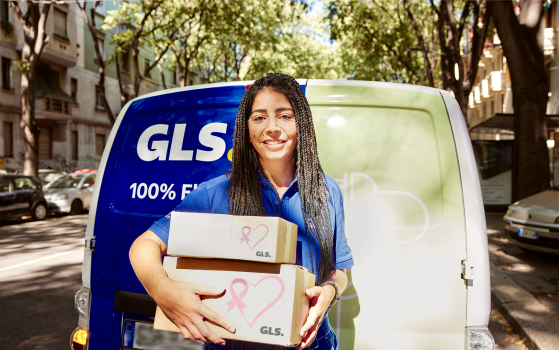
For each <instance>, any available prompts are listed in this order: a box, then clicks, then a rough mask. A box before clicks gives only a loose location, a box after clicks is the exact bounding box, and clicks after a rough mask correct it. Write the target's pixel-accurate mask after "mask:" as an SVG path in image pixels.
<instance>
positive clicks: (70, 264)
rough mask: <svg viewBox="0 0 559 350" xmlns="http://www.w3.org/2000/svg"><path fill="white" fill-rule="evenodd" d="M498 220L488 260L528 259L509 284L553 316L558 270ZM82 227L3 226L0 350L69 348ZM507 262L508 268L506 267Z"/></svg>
mask: <svg viewBox="0 0 559 350" xmlns="http://www.w3.org/2000/svg"><path fill="white" fill-rule="evenodd" d="M499 218H500V217H498V216H495V215H493V216H491V215H488V232H489V237H490V251H491V260H492V261H493V262H497V263H498V264H500V266H512V267H510V269H509V268H506V267H503V268H504V269H507V270H509V271H511V273H512V272H513V271H515V270H518V269H520V267H518V266H523V265H519V264H521V262H518V261H517V260H518V259H520V258H523V259H528V260H529V263H530V264H531V265H530V266H534V268H531V269H526V268H524V270H522V271H524V272H523V274H521V275H520V276H522V277H513V278H515V279H517V280H518V281H520V282H519V283H521V285H522V286H523V287H525V288H528V289H529V290H531V291H533V292H534V294H535V295H536V296H537V298H538V300H540V301H541V302H542V303H544V305H546V306H547V307H548V309H549V310H553V311H554V312H555V315H556V316H557V313H556V312H557V283H556V282H557V267H556V266H553V259H552V258H547V259H545V258H543V259H542V258H539V257H537V256H531V255H526V254H525V253H523V252H521V251H520V250H518V248H516V247H514V246H510V245H508V246H507V245H506V244H505V243H503V240H502V238H501V237H500V235H499V233H498V232H497V231H498V227H499V222H498V219H499ZM86 224H87V214H84V215H79V216H58V217H49V218H48V219H47V220H45V221H41V222H26V221H24V222H21V221H14V222H4V223H3V224H2V226H0V231H1V235H0V273H1V274H0V298H1V303H0V314H1V315H2V317H1V318H0V348H2V349H13V350H17V349H30V348H32V349H67V348H68V346H69V340H70V334H71V332H72V331H73V330H74V329H75V328H76V327H77V321H78V314H77V312H76V311H75V309H74V294H75V293H76V291H77V290H78V289H79V288H80V287H81V268H82V260H83V236H84V232H85V227H86ZM509 254H511V255H509ZM506 259H509V260H510V261H512V263H510V261H509V264H508V265H507V264H506V263H505V262H504V261H505V260H506ZM511 259H512V260H511ZM515 259H516V260H515ZM523 261H525V262H524V263H528V262H526V260H523ZM512 275H513V276H514V274H512ZM554 283H555V284H554ZM489 328H490V330H491V332H492V334H493V336H494V337H495V341H496V343H497V345H498V347H497V349H499V350H524V349H527V348H526V346H525V345H524V344H523V341H524V340H523V339H522V338H521V337H520V336H519V335H518V334H516V333H515V332H514V331H513V330H512V328H511V326H510V324H509V323H508V322H507V321H506V320H505V318H504V317H503V315H502V314H501V313H499V312H498V311H497V310H496V309H493V310H492V313H491V320H490V323H489Z"/></svg>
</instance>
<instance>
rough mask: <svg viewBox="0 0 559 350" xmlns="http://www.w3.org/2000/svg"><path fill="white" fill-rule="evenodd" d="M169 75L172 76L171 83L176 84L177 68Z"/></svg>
mask: <svg viewBox="0 0 559 350" xmlns="http://www.w3.org/2000/svg"><path fill="white" fill-rule="evenodd" d="M171 75H172V76H173V84H174V85H177V70H176V69H175V70H172V71H171Z"/></svg>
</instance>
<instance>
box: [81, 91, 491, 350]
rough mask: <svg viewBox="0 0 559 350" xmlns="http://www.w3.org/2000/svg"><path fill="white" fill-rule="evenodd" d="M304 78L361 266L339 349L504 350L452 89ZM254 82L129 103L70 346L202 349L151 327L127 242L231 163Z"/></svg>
mask: <svg viewBox="0 0 559 350" xmlns="http://www.w3.org/2000/svg"><path fill="white" fill-rule="evenodd" d="M299 83H300V86H301V89H303V91H304V92H305V94H306V96H307V99H308V101H309V104H310V106H311V109H312V112H313V121H314V124H315V129H316V135H317V142H318V148H319V150H318V151H319V156H320V160H321V164H322V167H323V169H324V171H325V173H326V174H328V175H330V176H331V177H332V178H334V179H337V180H336V181H338V183H339V185H340V188H341V189H342V192H343V195H344V202H345V204H344V205H345V214H346V236H347V238H348V243H349V246H350V248H351V250H352V253H353V256H354V261H355V266H354V267H353V268H352V269H351V270H350V271H349V272H348V273H349V277H350V283H349V286H348V288H347V290H346V291H345V292H344V293H343V295H342V297H341V299H340V301H339V302H338V303H337V304H336V305H335V306H334V307H333V308H332V310H331V311H330V322H331V323H332V327H333V329H334V330H335V331H336V333H337V336H338V339H339V341H340V349H344V350H345V349H349V350H351V349H382V350H387V349H388V350H391V349H398V350H402V349H414V350H421V349H444V350H449V349H461V350H469V349H483V350H489V349H494V342H493V338H492V336H491V333H490V332H489V330H488V328H487V325H488V322H489V316H490V311H491V301H490V283H489V256H488V249H487V236H486V227H485V216H484V212H483V202H482V199H481V190H480V185H479V178H478V172H477V167H476V163H475V159H474V155H473V151H472V146H471V142H470V138H469V135H468V131H467V128H466V124H465V122H464V119H463V116H462V113H461V111H460V108H459V106H458V104H457V102H456V100H455V99H454V97H453V96H452V95H451V94H449V93H448V92H445V91H441V90H437V89H432V88H427V87H421V86H411V85H403V84H391V83H378V82H360V81H328V80H299ZM250 84H251V82H232V83H221V84H208V85H198V86H189V87H184V88H177V89H171V90H165V91H159V92H156V93H152V94H147V95H143V96H141V97H139V98H136V99H134V100H133V101H130V102H129V103H128V104H127V105H126V106H125V107H124V108H123V110H122V111H121V113H120V115H119V117H118V119H117V121H116V123H115V125H114V127H113V130H112V132H111V134H110V137H109V140H108V142H107V145H106V147H105V151H104V153H103V157H102V160H101V164H100V166H99V173H98V176H97V184H96V187H95V191H94V193H93V199H92V204H91V209H90V212H89V221H88V224H87V230H86V237H85V252H84V264H83V289H81V290H80V291H79V292H78V293H77V294H76V309H77V310H78V313H79V321H78V324H79V326H78V328H76V330H75V331H74V333H73V334H72V336H71V345H72V348H73V349H89V350H120V349H199V348H201V344H199V343H194V342H188V341H186V340H184V339H182V338H181V336H180V334H177V333H166V332H158V331H154V330H153V326H152V323H153V317H154V313H155V303H154V301H153V299H151V298H150V297H149V296H148V295H147V294H146V292H145V290H144V288H143V287H142V284H141V283H140V282H139V280H138V279H137V278H136V276H135V274H134V271H133V270H132V266H131V265H130V262H129V259H128V250H129V248H130V246H131V244H132V242H133V241H134V240H135V239H136V237H138V236H139V235H140V234H142V233H143V232H144V231H146V230H147V229H148V228H149V227H150V225H151V224H152V222H153V221H155V220H157V219H158V218H160V217H161V216H163V215H165V214H167V213H169V212H170V211H171V210H172V209H173V208H174V207H175V206H177V205H178V204H179V203H180V201H181V200H182V199H184V198H185V196H188V194H189V193H190V191H192V190H194V189H195V188H196V186H197V185H198V184H200V183H201V182H204V181H207V180H209V179H212V178H214V177H217V176H219V175H222V174H224V173H225V172H226V171H227V170H228V169H229V168H230V167H231V161H230V158H231V149H232V138H233V132H234V125H235V117H236V114H237V109H238V106H239V103H240V101H241V98H242V96H243V94H244V93H245V91H246V87H247V86H248V85H250Z"/></svg>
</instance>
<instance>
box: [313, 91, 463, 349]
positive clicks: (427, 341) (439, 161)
mask: <svg viewBox="0 0 559 350" xmlns="http://www.w3.org/2000/svg"><path fill="white" fill-rule="evenodd" d="M307 99H308V101H309V103H310V105H311V110H312V113H313V120H314V125H315V128H316V135H317V142H318V150H319V156H320V161H321V164H322V167H323V169H324V171H325V173H326V174H328V175H330V176H332V177H333V178H334V179H337V181H338V184H339V185H340V187H341V189H342V192H343V193H344V200H345V214H346V235H347V239H348V243H349V246H350V248H351V251H352V253H353V256H354V261H355V266H354V267H353V268H352V269H351V272H350V277H351V282H350V286H349V287H348V289H347V290H346V291H345V292H344V294H343V295H342V297H341V300H340V302H339V303H338V304H337V305H336V306H335V307H334V308H333V309H332V310H331V311H330V322H331V323H332V325H333V328H334V330H336V333H337V334H338V336H339V340H340V349H354V348H355V349H383V350H388V349H398V350H402V349H414V350H419V349H464V329H465V326H466V324H465V320H466V286H465V284H464V281H463V280H462V279H461V275H460V272H461V261H462V260H463V259H465V258H466V232H465V221H464V207H463V199H462V189H461V185H460V174H459V170H458V161H457V157H456V150H455V146H454V140H453V135H452V130H451V127H450V123H449V118H448V114H447V111H446V108H445V104H444V102H443V99H442V97H441V95H440V93H439V91H438V90H435V89H430V88H424V87H419V86H409V85H400V84H389V83H373V82H356V81H346V82H343V81H338V82H335V81H321V80H309V81H308V82H307Z"/></svg>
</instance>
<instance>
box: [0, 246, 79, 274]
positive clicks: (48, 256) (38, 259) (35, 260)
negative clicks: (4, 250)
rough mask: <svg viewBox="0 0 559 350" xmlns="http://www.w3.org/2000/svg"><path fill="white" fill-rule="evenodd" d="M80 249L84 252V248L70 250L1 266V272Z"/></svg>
mask: <svg viewBox="0 0 559 350" xmlns="http://www.w3.org/2000/svg"><path fill="white" fill-rule="evenodd" d="M78 251H82V252H83V248H79V249H74V250H68V251H65V252H60V253H56V254H52V255H47V256H43V257H42V258H37V259H33V260H29V261H25V262H22V263H19V264H15V265H10V266H6V267H3V268H1V269H0V272H2V271H8V270H12V269H17V268H18V267H22V266H27V265H31V264H34V263H38V262H40V261H45V260H50V259H54V258H58V257H59V256H63V255H68V254H71V253H75V252H78Z"/></svg>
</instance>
